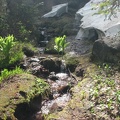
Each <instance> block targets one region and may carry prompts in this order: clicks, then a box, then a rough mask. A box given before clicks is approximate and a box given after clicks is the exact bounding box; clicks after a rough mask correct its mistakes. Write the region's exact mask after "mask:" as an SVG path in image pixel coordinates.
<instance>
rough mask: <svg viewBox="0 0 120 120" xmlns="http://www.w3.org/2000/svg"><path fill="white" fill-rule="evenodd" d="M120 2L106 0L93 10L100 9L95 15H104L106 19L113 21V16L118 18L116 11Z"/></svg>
mask: <svg viewBox="0 0 120 120" xmlns="http://www.w3.org/2000/svg"><path fill="white" fill-rule="evenodd" d="M119 5H120V2H119V0H112V1H111V0H105V1H102V2H101V3H98V4H97V5H94V7H93V9H97V8H98V12H97V13H95V14H104V15H105V19H106V18H108V19H111V16H114V17H115V16H116V11H117V9H118V8H119Z"/></svg>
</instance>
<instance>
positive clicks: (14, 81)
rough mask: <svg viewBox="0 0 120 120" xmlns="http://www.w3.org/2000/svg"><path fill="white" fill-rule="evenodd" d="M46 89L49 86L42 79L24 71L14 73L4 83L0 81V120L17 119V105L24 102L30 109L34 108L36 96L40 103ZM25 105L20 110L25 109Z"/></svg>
mask: <svg viewBox="0 0 120 120" xmlns="http://www.w3.org/2000/svg"><path fill="white" fill-rule="evenodd" d="M38 83H39V84H38ZM38 85H39V86H38ZM42 87H43V88H44V89H43V88H42ZM47 89H49V87H48V85H47V83H45V82H44V81H43V80H41V79H38V78H37V77H35V76H33V75H30V74H25V73H24V74H20V75H16V76H14V77H13V78H11V79H8V80H6V81H5V82H4V83H1V86H0V120H6V119H9V120H16V118H17V119H19V112H20V111H18V108H19V106H20V105H23V104H25V105H27V106H30V107H29V108H30V109H32V108H33V109H34V107H35V102H34V101H35V98H36V97H38V98H39V99H41V100H40V101H39V105H40V104H41V101H42V96H44V93H45V92H46V91H47ZM37 105H38V103H37ZM33 106H34V107H33ZM25 107H26V106H24V108H23V109H22V111H24V110H25V109H27V108H25ZM25 112H26V111H24V114H25ZM20 114H21V113H20Z"/></svg>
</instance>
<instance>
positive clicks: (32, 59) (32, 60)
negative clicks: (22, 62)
mask: <svg viewBox="0 0 120 120" xmlns="http://www.w3.org/2000/svg"><path fill="white" fill-rule="evenodd" d="M28 61H29V62H39V61H40V60H39V59H38V58H37V57H34V58H30V59H29V60H28Z"/></svg>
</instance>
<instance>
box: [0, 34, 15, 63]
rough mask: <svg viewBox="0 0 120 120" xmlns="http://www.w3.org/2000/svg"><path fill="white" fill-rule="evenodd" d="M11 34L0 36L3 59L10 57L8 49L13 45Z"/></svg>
mask: <svg viewBox="0 0 120 120" xmlns="http://www.w3.org/2000/svg"><path fill="white" fill-rule="evenodd" d="M14 39H15V38H14V37H13V35H9V36H7V37H5V38H3V37H0V51H1V52H2V53H3V55H4V57H5V60H6V61H9V59H10V49H11V48H12V47H13V46H14V45H15V42H14Z"/></svg>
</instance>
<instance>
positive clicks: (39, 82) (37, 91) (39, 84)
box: [26, 78, 49, 102]
mask: <svg viewBox="0 0 120 120" xmlns="http://www.w3.org/2000/svg"><path fill="white" fill-rule="evenodd" d="M48 90H49V85H48V84H47V83H46V82H45V81H44V80H43V79H39V78H38V79H36V81H35V85H34V86H33V88H32V89H31V90H30V91H29V92H28V94H27V99H26V100H27V102H30V100H31V99H32V98H34V97H35V96H39V95H41V96H42V97H46V96H48Z"/></svg>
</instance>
